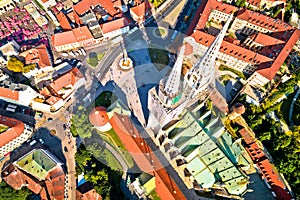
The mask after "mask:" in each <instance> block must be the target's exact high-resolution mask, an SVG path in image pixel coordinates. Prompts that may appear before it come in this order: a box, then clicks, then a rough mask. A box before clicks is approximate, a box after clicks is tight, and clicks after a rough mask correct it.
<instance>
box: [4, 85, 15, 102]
mask: <svg viewBox="0 0 300 200" xmlns="http://www.w3.org/2000/svg"><path fill="white" fill-rule="evenodd" d="M0 96H1V97H3V98H7V99H13V100H16V101H18V100H19V92H18V91H15V90H11V89H9V88H4V87H0Z"/></svg>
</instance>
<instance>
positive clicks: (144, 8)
mask: <svg viewBox="0 0 300 200" xmlns="http://www.w3.org/2000/svg"><path fill="white" fill-rule="evenodd" d="M152 8H153V5H152V4H151V3H150V2H149V1H144V2H143V3H141V4H139V5H137V6H135V7H132V8H130V12H133V13H134V14H135V15H137V16H138V18H139V19H141V20H143V19H145V16H146V15H147V12H150V11H151V10H152Z"/></svg>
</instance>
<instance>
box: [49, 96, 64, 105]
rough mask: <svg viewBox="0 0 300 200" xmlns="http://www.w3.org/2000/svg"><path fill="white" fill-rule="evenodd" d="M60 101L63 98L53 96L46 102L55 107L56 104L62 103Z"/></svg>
mask: <svg viewBox="0 0 300 200" xmlns="http://www.w3.org/2000/svg"><path fill="white" fill-rule="evenodd" d="M60 100H62V98H59V97H54V96H51V97H50V98H48V99H47V100H46V102H47V103H48V104H49V105H54V104H55V103H57V102H58V101H60Z"/></svg>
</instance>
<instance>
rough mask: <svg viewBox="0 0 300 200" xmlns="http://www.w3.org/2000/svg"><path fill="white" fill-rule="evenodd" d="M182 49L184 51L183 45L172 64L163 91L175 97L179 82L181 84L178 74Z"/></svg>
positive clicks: (181, 61) (179, 73)
mask: <svg viewBox="0 0 300 200" xmlns="http://www.w3.org/2000/svg"><path fill="white" fill-rule="evenodd" d="M184 51H185V45H183V46H182V47H181V49H180V51H179V54H178V56H177V60H176V62H175V65H174V66H173V68H172V70H171V72H170V74H169V76H168V79H167V81H166V84H165V87H164V91H165V93H166V94H167V95H168V96H169V97H175V96H176V95H177V94H178V93H179V90H180V84H181V81H180V76H181V68H182V63H183V56H184V55H183V54H184Z"/></svg>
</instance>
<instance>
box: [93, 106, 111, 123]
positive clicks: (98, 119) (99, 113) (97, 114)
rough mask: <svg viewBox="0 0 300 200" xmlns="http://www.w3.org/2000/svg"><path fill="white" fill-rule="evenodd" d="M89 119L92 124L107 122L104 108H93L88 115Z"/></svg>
mask: <svg viewBox="0 0 300 200" xmlns="http://www.w3.org/2000/svg"><path fill="white" fill-rule="evenodd" d="M89 120H90V122H91V124H93V125H94V126H104V125H105V124H107V122H109V118H108V115H107V112H106V108H105V107H102V106H99V107H96V108H94V109H93V110H92V111H91V112H90V115H89Z"/></svg>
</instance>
